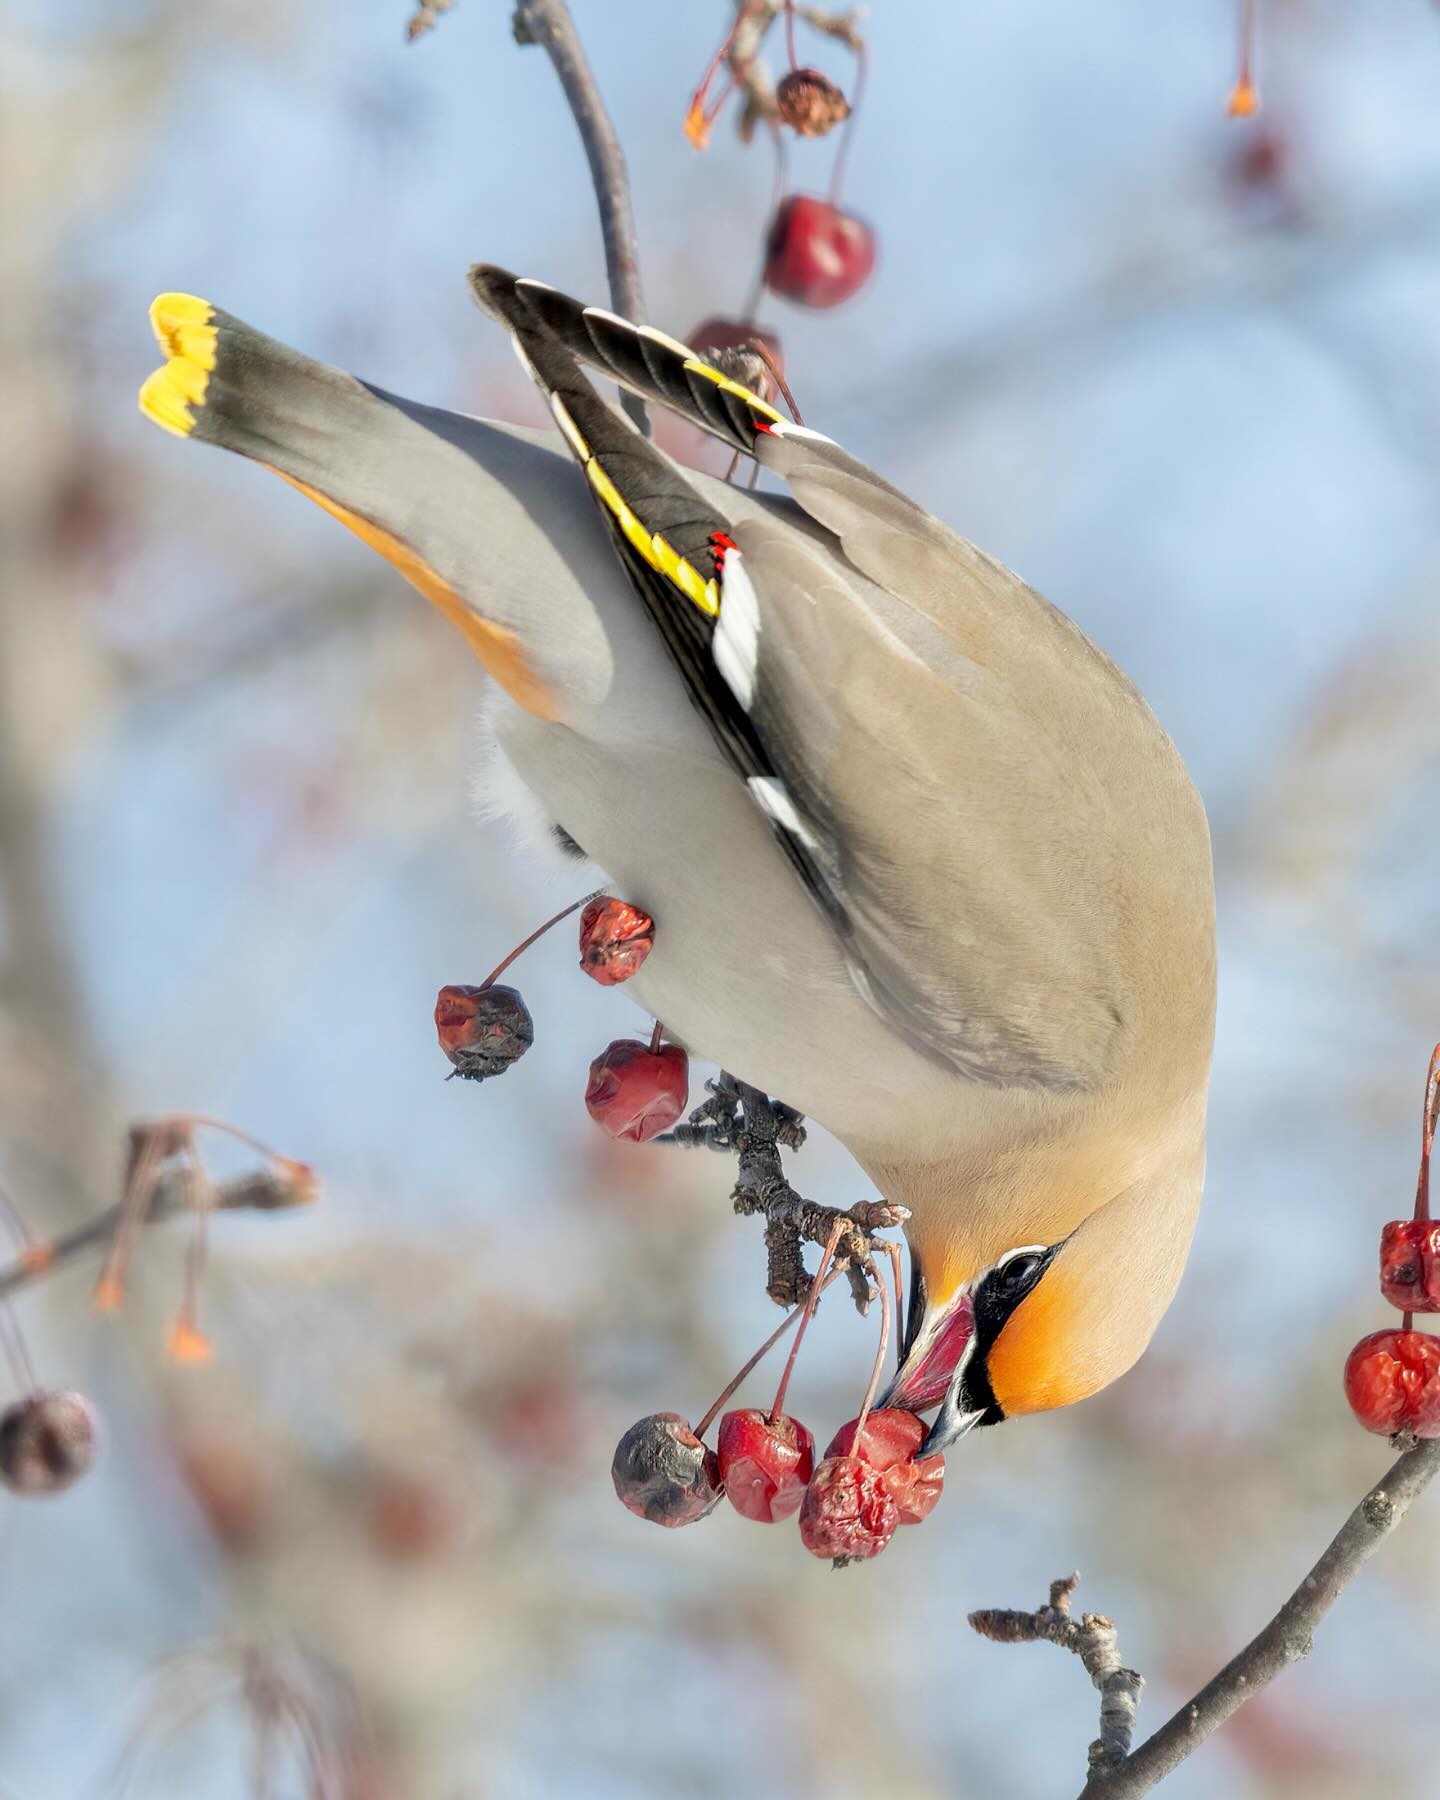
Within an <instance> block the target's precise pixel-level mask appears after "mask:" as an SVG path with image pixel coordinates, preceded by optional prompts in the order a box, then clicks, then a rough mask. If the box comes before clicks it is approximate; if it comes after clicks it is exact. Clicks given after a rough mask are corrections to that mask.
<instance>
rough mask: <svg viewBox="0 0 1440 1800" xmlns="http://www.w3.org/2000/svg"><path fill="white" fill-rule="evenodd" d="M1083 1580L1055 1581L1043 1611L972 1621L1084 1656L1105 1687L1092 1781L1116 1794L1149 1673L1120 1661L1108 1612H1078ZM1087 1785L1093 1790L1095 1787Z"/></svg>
mask: <svg viewBox="0 0 1440 1800" xmlns="http://www.w3.org/2000/svg"><path fill="white" fill-rule="evenodd" d="M1079 1580H1080V1577H1079V1575H1067V1576H1065V1577H1064V1578H1063V1579H1062V1580H1060V1581H1052V1582H1051V1583H1050V1604H1049V1605H1048V1606H1042V1607H1041V1608H1040V1609H1039V1610H1038V1611H1037V1612H1029V1613H1026V1612H1002V1611H998V1610H991V1611H989V1612H974V1613H971V1615H970V1624H971V1626H972V1627H973V1629H974V1630H976V1631H978V1632H979V1633H980V1635H981V1637H986V1638H989V1639H990V1640H991V1641H992V1642H993V1643H996V1644H1038V1643H1045V1644H1058V1645H1059V1646H1060V1648H1061V1649H1062V1650H1070V1651H1072V1652H1073V1653H1074V1654H1075V1655H1076V1656H1078V1657H1079V1658H1080V1661H1081V1662H1082V1663H1083V1664H1084V1665H1085V1673H1086V1674H1087V1675H1088V1676H1089V1677H1090V1679H1091V1681H1092V1682H1094V1684H1095V1686H1096V1687H1097V1688H1098V1689H1099V1690H1100V1735H1099V1737H1098V1738H1096V1740H1095V1742H1094V1743H1093V1744H1091V1746H1090V1775H1091V1785H1093V1784H1094V1783H1095V1782H1096V1781H1097V1780H1098V1781H1100V1782H1102V1783H1103V1784H1104V1790H1103V1791H1104V1792H1105V1793H1106V1794H1110V1793H1113V1792H1115V1791H1116V1790H1115V1789H1114V1788H1113V1787H1112V1786H1111V1785H1110V1777H1111V1776H1112V1774H1113V1772H1114V1771H1115V1770H1116V1769H1117V1768H1119V1767H1120V1765H1121V1764H1123V1763H1124V1762H1125V1759H1126V1758H1127V1757H1128V1756H1129V1754H1130V1740H1131V1738H1132V1737H1133V1736H1134V1732H1135V1715H1136V1713H1137V1712H1138V1711H1139V1708H1140V1690H1141V1689H1142V1688H1143V1687H1144V1685H1145V1679H1144V1677H1143V1676H1141V1675H1137V1674H1136V1673H1135V1671H1134V1669H1127V1668H1126V1667H1125V1666H1124V1665H1123V1664H1122V1662H1121V1661H1120V1645H1119V1642H1118V1640H1117V1638H1116V1635H1115V1627H1114V1625H1113V1624H1112V1623H1111V1621H1110V1620H1109V1619H1107V1618H1106V1617H1105V1616H1104V1614H1103V1613H1082V1614H1081V1616H1080V1618H1079V1619H1078V1620H1077V1619H1076V1618H1074V1617H1073V1615H1072V1614H1071V1611H1070V1596H1071V1595H1072V1594H1073V1593H1074V1592H1075V1589H1076V1586H1077V1585H1078V1583H1079ZM1085 1791H1086V1793H1089V1792H1090V1788H1089V1787H1087V1788H1086V1790H1085Z"/></svg>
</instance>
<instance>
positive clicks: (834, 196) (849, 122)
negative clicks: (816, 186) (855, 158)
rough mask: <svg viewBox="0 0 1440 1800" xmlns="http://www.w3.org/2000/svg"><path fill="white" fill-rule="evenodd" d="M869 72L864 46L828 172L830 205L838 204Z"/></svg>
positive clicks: (857, 58)
mask: <svg viewBox="0 0 1440 1800" xmlns="http://www.w3.org/2000/svg"><path fill="white" fill-rule="evenodd" d="M869 71H870V58H869V55H868V53H867V52H866V49H865V46H864V44H861V45H860V47H859V49H858V50H857V51H856V52H855V94H854V98H853V99H852V100H851V102H850V114H849V117H848V118H847V119H846V120H845V127H844V131H843V133H842V134H841V138H840V147H839V149H838V150H836V152H835V162H834V165H833V167H832V168H831V170H830V204H831V205H832V206H838V205H839V204H840V190H841V188H842V187H843V186H844V184H845V164H846V162H847V160H848V159H849V156H850V140H851V139H852V138H853V137H854V135H855V115H856V114H857V113H858V112H859V111H860V102H861V100H862V98H863V97H864V94H865V77H866V76H867V75H868V74H869Z"/></svg>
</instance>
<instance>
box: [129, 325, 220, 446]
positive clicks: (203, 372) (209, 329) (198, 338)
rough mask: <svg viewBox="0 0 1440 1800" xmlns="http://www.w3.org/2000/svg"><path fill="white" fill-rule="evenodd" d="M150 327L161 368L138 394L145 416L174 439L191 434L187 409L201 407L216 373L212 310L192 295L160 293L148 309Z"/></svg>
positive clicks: (192, 415)
mask: <svg viewBox="0 0 1440 1800" xmlns="http://www.w3.org/2000/svg"><path fill="white" fill-rule="evenodd" d="M150 327H151V329H152V330H153V331H154V333H155V340H156V342H157V343H158V344H159V346H160V348H161V349H162V350H163V351H164V352H165V365H164V367H163V368H159V369H157V370H156V371H155V373H154V374H153V375H151V376H149V377H148V378H147V380H146V382H145V384H144V386H143V387H142V388H141V389H140V410H141V412H142V413H144V415H145V417H146V418H147V419H149V420H151V421H152V423H154V424H156V425H158V426H159V427H160V429H161V430H162V431H168V432H171V433H173V434H174V436H176V437H188V436H189V435H190V433H191V432H192V431H193V430H194V429H195V413H194V411H193V410H192V409H194V408H196V407H201V406H203V405H204V404H205V390H206V388H207V387H208V386H209V385H210V376H211V374H212V373H213V371H214V368H215V359H216V351H217V333H216V329H215V308H214V307H213V306H212V305H211V304H210V302H209V301H208V300H201V299H200V298H199V297H198V295H195V294H161V295H159V296H158V298H156V299H155V300H154V301H152V302H151V305H150Z"/></svg>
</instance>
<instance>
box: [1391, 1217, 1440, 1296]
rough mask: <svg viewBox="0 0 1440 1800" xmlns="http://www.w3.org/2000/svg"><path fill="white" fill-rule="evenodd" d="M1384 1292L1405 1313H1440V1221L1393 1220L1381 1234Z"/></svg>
mask: <svg viewBox="0 0 1440 1800" xmlns="http://www.w3.org/2000/svg"><path fill="white" fill-rule="evenodd" d="M1380 1292H1381V1293H1382V1294H1383V1295H1384V1296H1385V1298H1386V1299H1387V1300H1388V1301H1389V1302H1390V1304H1391V1305H1392V1306H1398V1307H1399V1308H1400V1310H1401V1312H1440V1224H1436V1223H1435V1221H1434V1220H1433V1219H1392V1220H1391V1221H1390V1223H1389V1224H1388V1225H1387V1226H1385V1228H1384V1230H1383V1231H1382V1232H1381V1233H1380Z"/></svg>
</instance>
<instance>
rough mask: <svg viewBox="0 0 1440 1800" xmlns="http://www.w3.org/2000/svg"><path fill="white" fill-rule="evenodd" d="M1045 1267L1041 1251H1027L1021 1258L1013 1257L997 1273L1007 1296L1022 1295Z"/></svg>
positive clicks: (1023, 1252) (1022, 1253)
mask: <svg viewBox="0 0 1440 1800" xmlns="http://www.w3.org/2000/svg"><path fill="white" fill-rule="evenodd" d="M1044 1265H1045V1258H1044V1256H1043V1255H1042V1254H1041V1253H1040V1251H1038V1250H1025V1251H1022V1252H1021V1254H1020V1255H1019V1256H1012V1257H1011V1258H1010V1260H1009V1262H1007V1263H1005V1264H1003V1265H1002V1266H1001V1267H1000V1268H999V1269H997V1270H996V1271H995V1273H996V1276H997V1278H998V1280H999V1283H1000V1286H1001V1289H1002V1290H1003V1292H1004V1293H1005V1294H1006V1295H1012V1294H1013V1295H1020V1294H1023V1293H1025V1292H1026V1290H1027V1289H1028V1288H1029V1287H1030V1286H1031V1284H1032V1283H1033V1282H1034V1280H1035V1277H1036V1276H1037V1275H1038V1274H1039V1273H1040V1271H1041V1269H1042V1268H1043V1267H1044Z"/></svg>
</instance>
